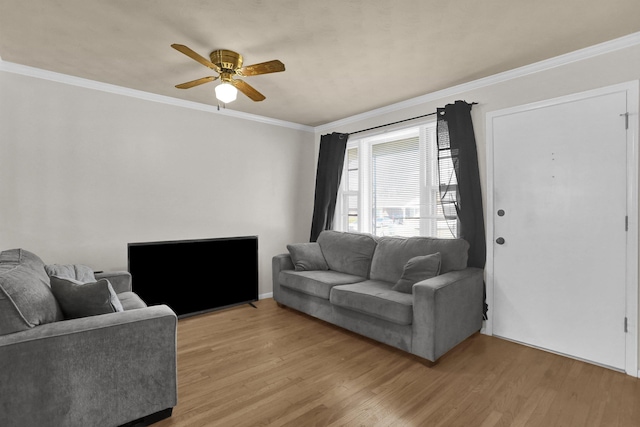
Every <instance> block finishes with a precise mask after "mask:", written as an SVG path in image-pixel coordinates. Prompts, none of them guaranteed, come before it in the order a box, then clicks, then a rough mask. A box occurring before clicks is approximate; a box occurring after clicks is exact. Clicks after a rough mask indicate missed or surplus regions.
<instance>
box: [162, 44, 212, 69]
mask: <svg viewBox="0 0 640 427" xmlns="http://www.w3.org/2000/svg"><path fill="white" fill-rule="evenodd" d="M171 47H172V48H174V49H175V50H177V51H178V52H182V53H184V54H185V55H187V56H188V57H189V58H191V59H193V60H194V61H198V62H199V63H201V64H202V65H204V66H205V67H209V68H211V69H212V70H216V71H217V72H218V73H220V72H222V71H221V70H220V67H218V66H217V65H216V64H214V63H213V62H211V61H209V60H208V59H206V58H205V57H203V56H200V55H198V54H197V53H196V52H194V51H193V50H191V49H189V48H188V47H186V46H185V45H182V44H175V43H174V44H172V45H171Z"/></svg>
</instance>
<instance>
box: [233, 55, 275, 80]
mask: <svg viewBox="0 0 640 427" xmlns="http://www.w3.org/2000/svg"><path fill="white" fill-rule="evenodd" d="M280 71H284V64H283V63H282V62H280V61H278V60H277V59H274V60H273V61H267V62H261V63H260V64H253V65H247V66H246V67H242V68H240V69H239V70H236V74H238V75H240V76H244V77H246V76H257V75H258V74H269V73H278V72H280Z"/></svg>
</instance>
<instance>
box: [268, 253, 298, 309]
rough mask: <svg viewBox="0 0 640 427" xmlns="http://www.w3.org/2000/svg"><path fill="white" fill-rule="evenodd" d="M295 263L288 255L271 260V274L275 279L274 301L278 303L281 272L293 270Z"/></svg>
mask: <svg viewBox="0 0 640 427" xmlns="http://www.w3.org/2000/svg"><path fill="white" fill-rule="evenodd" d="M293 269H294V266H293V261H291V256H290V255H289V254H288V253H286V254H279V255H276V256H274V257H273V258H272V259H271V274H272V278H273V299H274V300H276V301H278V302H279V300H278V297H279V292H280V272H281V271H283V270H293Z"/></svg>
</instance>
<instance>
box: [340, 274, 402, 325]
mask: <svg viewBox="0 0 640 427" xmlns="http://www.w3.org/2000/svg"><path fill="white" fill-rule="evenodd" d="M392 287H393V284H392V283H387V282H381V281H377V280H366V281H364V282H360V283H354V284H351V285H342V286H335V287H334V288H333V289H332V290H331V298H330V299H329V301H331V304H333V305H336V306H339V307H343V308H348V309H350V310H355V311H359V312H360V313H364V314H368V315H370V316H373V317H377V318H379V319H382V320H387V321H389V322H393V323H396V324H398V325H411V324H412V323H413V295H412V294H406V293H402V292H398V291H394V290H392V289H391V288H392Z"/></svg>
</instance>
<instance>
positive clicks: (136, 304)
mask: <svg viewBox="0 0 640 427" xmlns="http://www.w3.org/2000/svg"><path fill="white" fill-rule="evenodd" d="M117 297H118V299H119V300H120V304H122V308H123V309H124V311H128V310H135V309H137V308H145V307H146V306H147V304H146V303H145V302H144V301H142V299H141V298H140V297H139V296H138V294H136V293H135V292H122V293H120V294H117Z"/></svg>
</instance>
